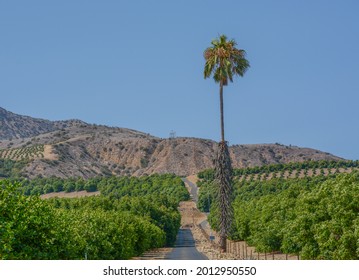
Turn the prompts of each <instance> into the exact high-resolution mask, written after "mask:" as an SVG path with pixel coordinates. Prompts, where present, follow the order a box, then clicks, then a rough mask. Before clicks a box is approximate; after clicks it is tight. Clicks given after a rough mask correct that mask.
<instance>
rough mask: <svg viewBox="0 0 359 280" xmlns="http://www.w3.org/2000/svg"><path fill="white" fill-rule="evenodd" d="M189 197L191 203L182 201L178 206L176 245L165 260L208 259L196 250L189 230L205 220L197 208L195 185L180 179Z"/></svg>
mask: <svg viewBox="0 0 359 280" xmlns="http://www.w3.org/2000/svg"><path fill="white" fill-rule="evenodd" d="M182 180H183V181H184V183H185V184H186V187H187V189H188V191H189V193H190V195H191V201H182V202H180V205H179V211H180V213H181V228H180V230H179V231H178V234H177V239H176V243H175V245H174V248H173V250H172V251H171V252H169V253H168V254H167V255H166V256H165V259H169V260H208V258H207V257H206V256H205V255H204V254H203V253H201V252H199V251H198V250H197V248H196V241H195V239H194V237H193V234H192V231H191V229H192V228H193V227H195V226H196V224H198V223H200V222H202V221H203V220H204V219H206V216H205V215H203V213H201V212H200V211H199V210H198V209H197V207H196V202H197V197H198V189H197V186H196V185H195V184H193V183H192V182H190V181H189V180H188V179H186V178H184V179H182Z"/></svg>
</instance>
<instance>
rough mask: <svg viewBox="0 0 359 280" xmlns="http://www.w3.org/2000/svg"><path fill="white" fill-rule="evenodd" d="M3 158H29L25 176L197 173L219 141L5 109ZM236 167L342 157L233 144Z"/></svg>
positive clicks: (0, 135)
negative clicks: (165, 135)
mask: <svg viewBox="0 0 359 280" xmlns="http://www.w3.org/2000/svg"><path fill="white" fill-rule="evenodd" d="M0 122H1V127H0V159H9V160H13V161H24V162H26V164H25V167H24V169H23V172H22V175H23V176H26V177H36V176H38V175H41V176H44V177H48V176H58V177H62V178H66V177H77V176H80V177H84V178H91V177H94V176H98V175H111V174H113V175H135V176H139V175H144V174H153V173H160V174H162V173H175V174H177V175H180V176H184V175H190V174H195V173H197V172H199V171H201V170H203V169H207V168H212V167H213V154H214V151H215V149H216V145H217V144H216V142H215V141H212V140H206V139H198V138H187V137H181V138H174V139H162V138H158V137H155V136H151V135H149V134H146V133H143V132H139V131H135V130H131V129H125V128H116V127H107V126H102V125H90V124H87V123H85V122H82V121H79V120H70V121H56V122H52V121H48V120H42V119H34V118H31V117H26V116H21V115H17V114H14V113H11V112H8V111H6V110H4V109H2V108H0ZM230 153H231V157H232V161H233V166H234V167H235V168H241V167H251V166H262V165H265V164H273V163H288V162H298V161H307V160H339V159H340V158H338V157H336V156H334V155H331V154H328V153H324V152H321V151H318V150H314V149H309V148H300V147H295V146H284V145H280V144H255V145H234V146H231V147H230Z"/></svg>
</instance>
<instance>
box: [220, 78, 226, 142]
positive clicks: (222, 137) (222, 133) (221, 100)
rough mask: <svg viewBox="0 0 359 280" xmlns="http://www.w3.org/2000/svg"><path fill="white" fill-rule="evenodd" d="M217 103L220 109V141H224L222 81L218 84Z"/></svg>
mask: <svg viewBox="0 0 359 280" xmlns="http://www.w3.org/2000/svg"><path fill="white" fill-rule="evenodd" d="M219 101H220V102H219V103H220V111H221V141H222V142H224V141H225V140H224V115H223V82H222V81H221V82H220V84H219Z"/></svg>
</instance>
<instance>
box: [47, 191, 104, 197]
mask: <svg viewBox="0 0 359 280" xmlns="http://www.w3.org/2000/svg"><path fill="white" fill-rule="evenodd" d="M95 195H100V192H99V191H98V192H87V191H79V192H69V193H67V192H56V193H47V194H43V195H41V196H40V197H41V198H42V199H47V198H53V197H58V198H77V197H86V196H95Z"/></svg>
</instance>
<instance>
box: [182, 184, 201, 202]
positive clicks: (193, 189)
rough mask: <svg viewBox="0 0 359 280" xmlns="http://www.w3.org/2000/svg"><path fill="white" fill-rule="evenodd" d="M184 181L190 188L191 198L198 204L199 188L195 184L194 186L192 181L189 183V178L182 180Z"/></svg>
mask: <svg viewBox="0 0 359 280" xmlns="http://www.w3.org/2000/svg"><path fill="white" fill-rule="evenodd" d="M182 181H183V182H185V183H186V184H188V186H189V187H190V189H191V190H190V195H191V198H192V200H193V201H194V202H195V203H196V204H197V202H198V187H197V186H196V185H195V184H193V183H192V182H191V181H189V180H188V179H187V178H182Z"/></svg>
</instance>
